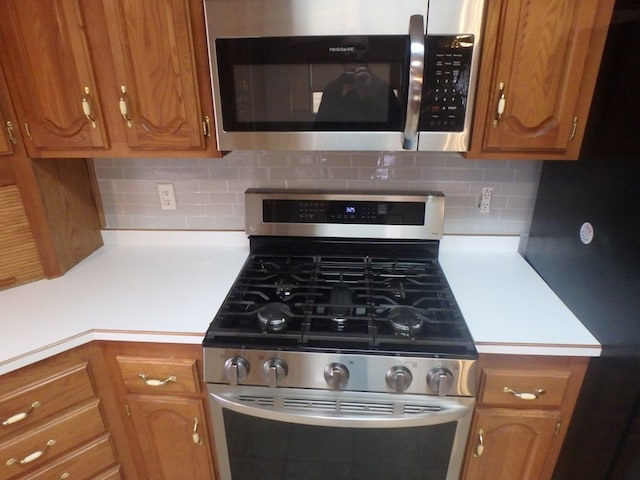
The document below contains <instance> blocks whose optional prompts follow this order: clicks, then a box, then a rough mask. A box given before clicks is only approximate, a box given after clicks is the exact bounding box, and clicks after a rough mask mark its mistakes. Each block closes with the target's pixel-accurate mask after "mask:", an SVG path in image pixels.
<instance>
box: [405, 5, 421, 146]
mask: <svg viewBox="0 0 640 480" xmlns="http://www.w3.org/2000/svg"><path fill="white" fill-rule="evenodd" d="M424 32H425V29H424V17H423V16H422V15H412V16H411V18H410V19H409V40H410V42H411V43H410V46H409V72H408V73H409V92H408V96H407V116H406V120H405V125H404V131H403V132H402V148H404V149H405V150H412V149H414V148H415V147H416V145H417V144H418V127H419V124H420V106H421V104H422V79H423V76H424Z"/></svg>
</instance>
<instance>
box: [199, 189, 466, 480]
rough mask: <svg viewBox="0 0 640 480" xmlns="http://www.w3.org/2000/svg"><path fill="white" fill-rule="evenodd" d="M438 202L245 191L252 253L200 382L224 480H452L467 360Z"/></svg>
mask: <svg viewBox="0 0 640 480" xmlns="http://www.w3.org/2000/svg"><path fill="white" fill-rule="evenodd" d="M444 201H445V199H444V195H443V194H442V193H439V192H429V193H380V192H377V193H376V192H310V191H293V190H256V189H254V190H248V191H247V193H246V207H247V217H246V222H247V233H248V235H249V240H250V255H249V257H248V258H247V260H246V262H245V264H244V266H243V268H242V270H241V271H240V273H239V275H238V277H237V279H236V281H235V283H234V285H233V286H232V287H231V290H230V291H229V293H228V294H227V297H226V299H225V301H224V302H223V304H222V306H221V307H220V310H219V311H218V313H217V314H216V316H215V318H214V320H213V322H212V323H211V325H210V327H209V329H208V331H207V334H206V337H205V340H204V342H203V347H204V359H205V360H204V376H205V381H206V383H207V388H208V392H209V398H210V406H211V411H212V418H213V423H214V436H215V445H216V452H215V453H216V455H217V459H218V466H219V470H220V475H221V480H248V479H252V480H253V479H260V480H294V479H299V480H313V479H322V480H326V479H329V478H331V479H339V480H342V479H344V480H365V479H366V480H383V479H384V480H388V479H392V478H393V479H395V478H401V479H403V480H413V479H415V480H440V479H442V480H453V479H457V478H458V476H459V473H460V468H461V463H462V457H463V452H464V448H465V443H466V438H467V434H468V429H469V424H470V420H471V414H472V411H473V405H474V394H475V371H476V359H477V353H476V350H475V347H474V343H473V339H472V338H471V335H470V333H469V331H468V329H467V326H466V324H465V321H464V318H463V317H462V314H461V312H460V310H459V308H458V305H457V303H456V300H455V298H454V296H453V294H452V292H451V289H450V288H449V285H448V283H447V280H446V277H445V276H444V274H443V272H442V270H441V268H440V265H439V263H438V249H439V240H440V239H441V238H442V231H443V224H444Z"/></svg>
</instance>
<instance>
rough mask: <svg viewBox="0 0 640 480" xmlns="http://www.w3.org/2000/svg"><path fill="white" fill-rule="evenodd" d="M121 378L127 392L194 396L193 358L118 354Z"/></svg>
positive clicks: (196, 372)
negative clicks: (188, 394) (192, 394)
mask: <svg viewBox="0 0 640 480" xmlns="http://www.w3.org/2000/svg"><path fill="white" fill-rule="evenodd" d="M116 359H117V361H118V365H119V366H120V373H121V375H122V379H123V381H124V384H125V386H126V388H127V391H128V392H129V393H160V394H162V393H195V392H198V391H199V390H200V389H199V387H198V386H199V382H198V371H197V368H196V360H195V359H184V358H158V357H137V356H126V355H118V356H117V357H116Z"/></svg>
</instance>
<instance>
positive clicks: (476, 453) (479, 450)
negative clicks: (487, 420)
mask: <svg viewBox="0 0 640 480" xmlns="http://www.w3.org/2000/svg"><path fill="white" fill-rule="evenodd" d="M483 453H484V430H482V429H480V430H479V431H478V443H477V444H476V449H475V451H474V452H473V456H474V457H480V456H482V454H483Z"/></svg>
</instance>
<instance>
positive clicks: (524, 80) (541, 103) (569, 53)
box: [469, 0, 613, 158]
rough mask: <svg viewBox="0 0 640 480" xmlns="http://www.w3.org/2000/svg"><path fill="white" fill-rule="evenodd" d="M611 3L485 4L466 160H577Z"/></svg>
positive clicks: (497, 0) (506, 0)
mask: <svg viewBox="0 0 640 480" xmlns="http://www.w3.org/2000/svg"><path fill="white" fill-rule="evenodd" d="M612 4H613V2H612V1H610V0H604V1H600V0H581V1H575V0H489V2H488V14H487V22H486V34H485V44H484V50H483V53H482V55H483V57H482V67H481V74H480V78H479V84H478V103H477V104H476V108H477V111H476V116H475V120H474V122H475V123H474V132H473V134H474V139H473V145H472V148H471V152H470V155H469V156H472V157H482V156H484V157H494V158H519V157H522V156H524V157H526V156H527V154H530V156H531V157H532V158H569V157H572V158H575V157H576V156H577V154H578V152H579V149H580V148H579V147H580V143H581V138H582V133H583V130H584V122H585V121H586V113H587V112H588V108H589V105H590V103H591V95H592V92H593V86H594V84H595V79H596V73H597V67H598V63H599V60H600V55H601V52H602V47H603V46H604V39H605V35H606V26H607V25H608V18H609V17H610V15H611V8H612ZM590 57H591V58H590ZM594 67H595V68H594Z"/></svg>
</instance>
